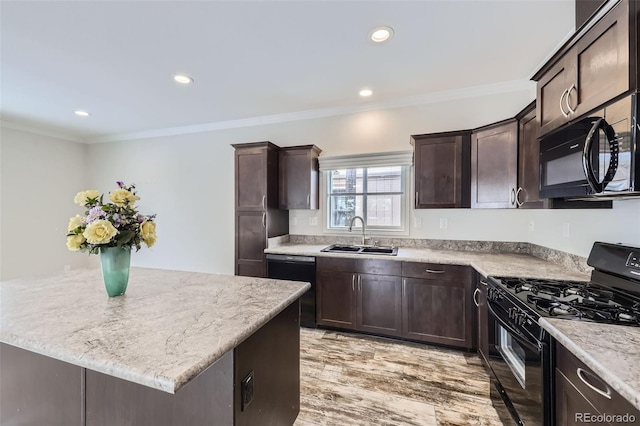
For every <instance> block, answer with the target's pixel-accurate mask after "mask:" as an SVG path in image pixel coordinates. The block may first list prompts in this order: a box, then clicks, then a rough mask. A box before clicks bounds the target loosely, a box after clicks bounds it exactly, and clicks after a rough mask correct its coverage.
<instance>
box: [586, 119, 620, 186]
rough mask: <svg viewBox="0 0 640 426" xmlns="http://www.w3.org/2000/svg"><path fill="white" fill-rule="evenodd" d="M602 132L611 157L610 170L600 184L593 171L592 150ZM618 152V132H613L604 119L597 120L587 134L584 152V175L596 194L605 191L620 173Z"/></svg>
mask: <svg viewBox="0 0 640 426" xmlns="http://www.w3.org/2000/svg"><path fill="white" fill-rule="evenodd" d="M600 130H602V131H603V132H604V134H605V136H606V137H607V142H608V143H609V153H610V155H611V156H610V157H609V168H608V169H607V173H606V174H605V175H604V178H603V179H602V182H598V178H597V177H596V174H595V171H594V170H593V163H592V161H591V150H592V148H593V144H594V142H595V141H596V140H598V139H599V138H598V135H599V134H600ZM618 150H619V148H618V139H617V138H616V132H615V130H613V127H611V126H610V125H609V123H607V122H606V121H605V119H604V118H599V119H597V120H596V122H595V123H593V126H591V130H589V133H588V134H587V139H586V141H585V144H584V150H583V151H582V169H583V170H584V175H585V177H586V178H587V183H588V184H589V186H590V187H591V189H592V190H593V192H594V193H596V194H599V193H601V192H602V191H604V188H605V187H606V186H607V184H608V183H609V182H611V181H612V180H613V178H614V176H615V175H616V172H617V171H618Z"/></svg>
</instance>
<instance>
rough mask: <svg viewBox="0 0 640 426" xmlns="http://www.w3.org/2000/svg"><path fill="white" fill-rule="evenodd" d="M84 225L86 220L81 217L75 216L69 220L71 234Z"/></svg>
mask: <svg viewBox="0 0 640 426" xmlns="http://www.w3.org/2000/svg"><path fill="white" fill-rule="evenodd" d="M83 223H84V218H83V217H82V216H80V215H78V214H77V215H75V216H74V217H72V218H71V219H69V228H68V230H69V232H71V231H73V230H74V229H76V228H77V227H78V226H80V225H82V224H83Z"/></svg>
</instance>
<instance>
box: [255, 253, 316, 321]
mask: <svg viewBox="0 0 640 426" xmlns="http://www.w3.org/2000/svg"><path fill="white" fill-rule="evenodd" d="M267 276H268V277H269V278H274V279H278V280H289V281H304V282H308V283H311V288H310V289H309V290H308V291H307V292H306V293H305V294H303V295H302V296H301V297H300V325H301V326H303V327H311V328H316V327H317V324H316V258H315V257H312V256H290V255H285V254H267Z"/></svg>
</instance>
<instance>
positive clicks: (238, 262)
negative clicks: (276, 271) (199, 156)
mask: <svg viewBox="0 0 640 426" xmlns="http://www.w3.org/2000/svg"><path fill="white" fill-rule="evenodd" d="M233 147H234V148H235V150H236V151H235V256H234V257H235V259H234V263H235V266H234V269H235V274H236V275H242V276H252V277H265V276H266V273H267V267H266V259H265V255H264V249H266V248H267V240H268V238H270V237H275V236H278V235H284V234H287V233H288V232H289V213H288V212H287V211H284V210H279V209H278V153H279V151H280V148H279V147H278V146H276V145H274V144H272V143H271V142H254V143H246V144H234V145H233Z"/></svg>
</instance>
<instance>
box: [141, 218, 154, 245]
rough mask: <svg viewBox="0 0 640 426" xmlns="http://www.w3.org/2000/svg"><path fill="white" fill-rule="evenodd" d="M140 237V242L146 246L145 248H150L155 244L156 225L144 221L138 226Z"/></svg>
mask: <svg viewBox="0 0 640 426" xmlns="http://www.w3.org/2000/svg"><path fill="white" fill-rule="evenodd" d="M140 237H142V241H144V243H145V244H146V245H147V247H151V246H152V245H154V244H155V243H156V239H157V238H158V237H157V236H156V223H155V222H149V221H144V222H142V223H141V224H140Z"/></svg>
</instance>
